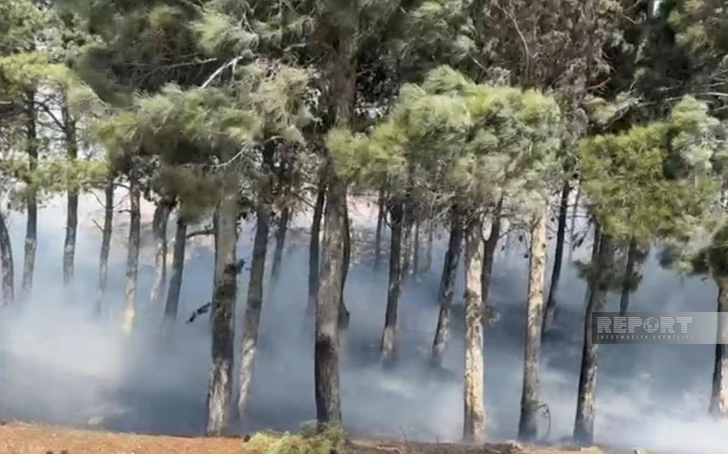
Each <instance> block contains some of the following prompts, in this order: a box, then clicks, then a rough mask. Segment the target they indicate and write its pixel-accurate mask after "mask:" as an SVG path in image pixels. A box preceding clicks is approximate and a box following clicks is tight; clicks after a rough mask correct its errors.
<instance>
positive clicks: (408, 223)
mask: <svg viewBox="0 0 728 454" xmlns="http://www.w3.org/2000/svg"><path fill="white" fill-rule="evenodd" d="M407 211H408V209H407V204H406V203H405V208H404V216H403V221H402V223H403V226H402V280H403V281H404V280H406V279H407V276H408V275H409V274H410V273H411V272H412V243H413V241H412V239H413V237H414V235H413V234H412V230H413V229H414V222H412V218H411V217H410V216H408V214H407Z"/></svg>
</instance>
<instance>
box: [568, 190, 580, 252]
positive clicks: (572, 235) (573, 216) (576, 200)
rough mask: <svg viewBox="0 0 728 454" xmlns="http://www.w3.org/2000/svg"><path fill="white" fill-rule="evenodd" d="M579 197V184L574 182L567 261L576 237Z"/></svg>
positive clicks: (572, 250)
mask: <svg viewBox="0 0 728 454" xmlns="http://www.w3.org/2000/svg"><path fill="white" fill-rule="evenodd" d="M580 198H581V185H579V183H578V182H577V184H576V197H575V198H574V209H573V210H571V226H570V227H569V262H571V260H572V258H573V256H574V242H575V241H574V240H575V239H576V237H575V235H576V214H577V213H578V212H579V199H580Z"/></svg>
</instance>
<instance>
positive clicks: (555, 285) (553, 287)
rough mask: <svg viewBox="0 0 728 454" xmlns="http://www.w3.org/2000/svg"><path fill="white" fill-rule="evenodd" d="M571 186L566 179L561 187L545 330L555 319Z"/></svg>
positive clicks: (544, 323)
mask: <svg viewBox="0 0 728 454" xmlns="http://www.w3.org/2000/svg"><path fill="white" fill-rule="evenodd" d="M570 192H571V187H570V186H569V182H568V181H565V182H564V186H563V187H562V189H561V200H560V204H559V219H558V225H557V227H556V250H555V251H554V268H553V271H552V272H551V283H550V285H549V296H548V299H547V300H546V313H545V316H544V318H543V331H546V330H548V329H549V328H550V327H551V325H552V323H553V320H554V314H555V312H556V295H557V292H558V290H559V280H560V279H561V265H562V262H563V261H564V260H563V257H564V239H565V236H566V214H567V212H568V210H569V193H570Z"/></svg>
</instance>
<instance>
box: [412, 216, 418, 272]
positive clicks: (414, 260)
mask: <svg viewBox="0 0 728 454" xmlns="http://www.w3.org/2000/svg"><path fill="white" fill-rule="evenodd" d="M413 243H414V245H413V252H412V274H414V275H415V276H417V275H418V274H419V273H420V221H419V220H415V238H414V241H413Z"/></svg>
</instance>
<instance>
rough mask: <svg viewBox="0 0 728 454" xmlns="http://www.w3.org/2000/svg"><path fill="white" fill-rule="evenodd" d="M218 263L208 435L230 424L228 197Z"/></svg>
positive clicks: (233, 275)
mask: <svg viewBox="0 0 728 454" xmlns="http://www.w3.org/2000/svg"><path fill="white" fill-rule="evenodd" d="M217 216H218V245H219V252H218V255H217V260H218V264H215V266H216V267H217V268H218V269H219V270H220V274H219V275H218V279H217V281H216V282H215V293H214V296H213V299H212V314H211V319H212V365H211V368H210V381H209V385H208V391H207V434H208V435H220V434H222V432H223V430H225V428H226V427H227V424H228V416H229V411H230V397H231V394H232V389H233V388H232V386H233V349H234V342H235V301H236V295H237V290H238V284H237V275H238V273H240V270H241V268H242V263H240V262H238V261H237V257H236V255H237V254H236V252H237V251H236V250H237V243H238V226H237V218H238V201H237V199H236V198H235V197H228V198H227V199H225V200H224V201H223V202H222V203H221V204H220V208H219V210H218V214H217Z"/></svg>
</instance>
